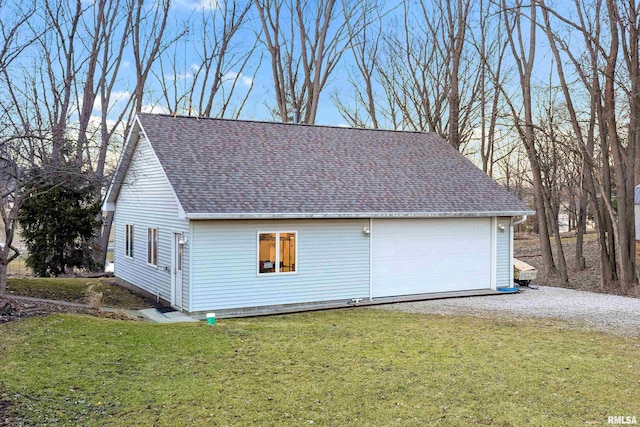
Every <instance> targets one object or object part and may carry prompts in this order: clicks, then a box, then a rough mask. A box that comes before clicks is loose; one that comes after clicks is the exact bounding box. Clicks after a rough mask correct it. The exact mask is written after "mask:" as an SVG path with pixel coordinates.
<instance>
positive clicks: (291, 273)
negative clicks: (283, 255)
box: [255, 228, 299, 277]
mask: <svg viewBox="0 0 640 427" xmlns="http://www.w3.org/2000/svg"><path fill="white" fill-rule="evenodd" d="M281 233H282V234H285V233H293V234H295V236H296V238H295V239H296V254H295V265H296V269H295V271H280V234H281ZM261 234H275V235H276V269H275V271H274V272H273V273H260V235H261ZM298 246H299V241H298V230H290V229H286V228H285V229H282V230H278V231H273V230H268V231H261V230H258V232H257V233H256V257H255V260H256V274H257V275H258V276H259V277H270V276H280V275H284V276H289V275H295V274H298Z"/></svg>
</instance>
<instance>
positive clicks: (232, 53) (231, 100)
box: [156, 0, 260, 118]
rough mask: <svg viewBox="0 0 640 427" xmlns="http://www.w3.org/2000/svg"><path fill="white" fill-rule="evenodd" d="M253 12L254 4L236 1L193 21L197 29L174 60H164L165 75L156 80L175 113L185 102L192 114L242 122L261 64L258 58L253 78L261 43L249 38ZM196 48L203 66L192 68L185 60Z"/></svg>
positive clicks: (162, 71) (176, 51)
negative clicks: (249, 17)
mask: <svg viewBox="0 0 640 427" xmlns="http://www.w3.org/2000/svg"><path fill="white" fill-rule="evenodd" d="M251 8H252V4H251V3H249V2H247V3H245V4H243V5H242V6H240V5H239V4H238V3H237V2H235V1H230V0H229V1H225V2H220V4H219V5H218V7H217V8H216V9H214V10H211V11H202V12H199V13H198V15H197V16H195V17H194V18H192V19H193V20H194V21H195V22H194V23H193V24H195V25H191V23H187V25H189V26H191V27H193V28H190V29H189V30H188V34H187V35H185V36H184V37H183V38H182V40H181V42H178V43H175V44H174V45H173V53H172V55H170V56H166V55H165V56H161V57H160V59H159V65H160V74H159V75H156V77H157V80H158V82H159V84H160V86H161V88H162V98H163V99H164V105H166V106H167V108H168V109H169V111H172V112H177V111H179V109H180V104H181V103H182V104H184V108H185V109H186V111H187V112H188V113H187V114H191V113H192V110H193V112H194V113H195V114H196V115H198V116H204V117H227V116H230V117H233V118H238V117H239V115H240V113H241V111H242V109H243V107H244V106H245V104H246V102H247V99H248V96H249V94H250V93H251V90H252V89H253V81H254V77H255V73H256V72H257V70H258V68H259V65H260V60H259V59H258V61H257V62H258V63H257V66H256V67H255V68H254V71H253V73H248V74H247V68H248V64H249V62H250V61H251V60H252V59H255V58H254V53H255V51H256V48H257V46H258V40H259V37H254V38H249V37H243V36H246V34H244V32H246V24H247V14H248V13H249V10H250V9H251ZM192 38H194V39H193V44H192V43H191V42H192ZM249 40H251V41H249ZM243 41H244V43H243ZM247 41H249V42H248V43H247ZM191 49H193V50H194V51H195V52H197V54H198V57H199V62H197V63H192V64H188V65H187V64H186V62H185V60H186V59H185V58H184V56H185V52H186V51H187V50H191ZM166 67H169V70H167V69H166ZM185 68H186V69H185ZM167 71H168V74H167ZM236 98H238V100H237V101H236Z"/></svg>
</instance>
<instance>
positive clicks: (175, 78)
mask: <svg viewBox="0 0 640 427" xmlns="http://www.w3.org/2000/svg"><path fill="white" fill-rule="evenodd" d="M199 69H200V66H199V65H198V64H191V67H189V69H188V70H187V71H185V72H184V73H181V74H165V75H164V78H165V79H167V80H170V81H172V82H179V81H182V80H191V79H193V77H194V74H195V73H197V72H198V70H199Z"/></svg>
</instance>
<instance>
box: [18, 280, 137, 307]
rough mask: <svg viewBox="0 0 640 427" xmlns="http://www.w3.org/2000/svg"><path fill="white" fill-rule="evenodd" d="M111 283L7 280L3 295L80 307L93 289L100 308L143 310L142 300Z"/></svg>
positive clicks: (104, 281)
mask: <svg viewBox="0 0 640 427" xmlns="http://www.w3.org/2000/svg"><path fill="white" fill-rule="evenodd" d="M111 282H112V279H107V280H105V279H84V278H75V277H74V278H41V277H28V278H9V279H8V280H7V293H8V294H10V295H22V296H28V297H34V298H44V299H55V300H62V301H69V302H77V303H82V304H88V303H89V295H88V292H87V289H88V288H89V287H90V286H93V288H92V289H93V290H94V291H95V292H101V293H102V294H103V299H102V305H104V306H107V307H115V308H123V309H132V308H141V307H147V306H148V304H147V303H146V302H145V301H144V299H143V298H140V297H138V296H137V295H135V294H133V293H131V292H129V291H128V290H126V289H124V288H122V287H120V286H117V285H114V284H112V283H111Z"/></svg>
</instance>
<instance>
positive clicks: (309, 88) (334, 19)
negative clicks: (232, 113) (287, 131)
mask: <svg viewBox="0 0 640 427" xmlns="http://www.w3.org/2000/svg"><path fill="white" fill-rule="evenodd" d="M254 4H255V6H256V8H257V10H258V16H259V18H260V23H261V25H262V30H263V34H264V44H265V47H266V49H267V50H268V52H269V56H270V59H271V72H272V75H273V84H274V91H275V98H276V105H275V111H276V115H277V116H278V117H279V118H280V120H282V121H283V122H290V121H300V122H303V123H315V121H316V115H317V112H318V106H319V103H320V93H321V92H322V90H323V89H324V88H325V86H326V85H327V82H328V80H329V77H330V76H331V75H332V74H333V72H334V71H335V69H336V67H337V65H338V64H339V63H340V60H341V58H342V55H343V54H344V52H345V51H347V50H348V49H349V48H350V47H351V44H352V41H353V37H354V33H353V31H350V29H354V28H358V29H359V30H360V31H361V30H362V29H363V28H365V27H366V25H367V24H368V22H367V21H366V20H365V18H366V17H367V16H369V14H367V13H366V12H365V11H366V10H367V9H371V8H373V7H375V5H374V4H372V3H371V4H370V3H369V2H366V1H354V2H353V3H352V2H348V1H347V0H344V1H342V2H338V1H336V0H318V1H309V0H254Z"/></svg>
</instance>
